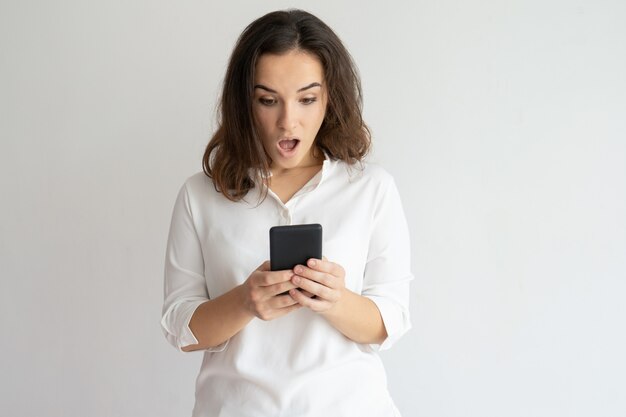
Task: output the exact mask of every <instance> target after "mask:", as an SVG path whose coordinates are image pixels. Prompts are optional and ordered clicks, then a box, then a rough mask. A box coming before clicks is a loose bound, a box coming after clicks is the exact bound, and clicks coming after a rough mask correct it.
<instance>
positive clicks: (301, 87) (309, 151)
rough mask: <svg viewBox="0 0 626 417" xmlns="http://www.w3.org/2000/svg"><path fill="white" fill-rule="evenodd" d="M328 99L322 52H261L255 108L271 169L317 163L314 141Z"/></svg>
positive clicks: (257, 70) (256, 119)
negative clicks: (319, 55) (321, 58)
mask: <svg viewBox="0 0 626 417" xmlns="http://www.w3.org/2000/svg"><path fill="white" fill-rule="evenodd" d="M326 102H327V94H326V85H325V83H324V71H323V68H322V64H321V63H320V61H319V60H318V59H317V57H315V56H314V55H311V54H308V53H306V52H302V51H296V50H294V51H290V52H288V53H285V54H281V55H275V54H264V55H261V57H260V58H259V59H258V61H257V64H256V75H255V78H254V98H253V104H252V109H253V114H254V122H255V126H256V128H257V131H258V132H259V135H260V137H261V139H262V141H263V147H264V148H265V152H266V153H267V155H268V156H269V157H270V159H271V165H270V168H271V169H272V170H277V169H283V170H285V169H291V168H301V167H306V166H310V165H315V164H316V162H317V160H316V158H315V157H314V155H313V151H314V147H313V142H314V141H315V136H316V135H317V132H318V131H319V129H320V126H321V125H322V121H323V120H324V114H325V112H326Z"/></svg>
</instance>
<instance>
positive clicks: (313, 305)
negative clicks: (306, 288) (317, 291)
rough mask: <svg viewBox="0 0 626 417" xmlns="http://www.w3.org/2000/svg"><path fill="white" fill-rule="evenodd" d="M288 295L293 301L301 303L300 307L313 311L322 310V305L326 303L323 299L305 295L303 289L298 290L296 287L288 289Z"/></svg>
mask: <svg viewBox="0 0 626 417" xmlns="http://www.w3.org/2000/svg"><path fill="white" fill-rule="evenodd" d="M289 295H290V296H291V297H292V298H293V299H294V300H295V301H297V302H298V304H299V305H301V306H302V307H307V308H310V309H311V310H313V311H318V310H322V309H323V308H324V306H326V305H327V304H328V302H327V301H324V300H321V299H318V298H311V297H307V296H306V295H304V294H303V291H301V290H298V289H293V290H291V291H289Z"/></svg>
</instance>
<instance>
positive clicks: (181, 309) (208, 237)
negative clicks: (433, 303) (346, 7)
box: [161, 158, 413, 417]
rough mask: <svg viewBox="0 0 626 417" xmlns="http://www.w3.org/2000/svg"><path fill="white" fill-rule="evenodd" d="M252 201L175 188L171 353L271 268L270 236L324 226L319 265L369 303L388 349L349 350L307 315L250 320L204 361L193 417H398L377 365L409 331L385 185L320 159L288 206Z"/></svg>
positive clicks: (404, 245) (170, 245)
mask: <svg viewBox="0 0 626 417" xmlns="http://www.w3.org/2000/svg"><path fill="white" fill-rule="evenodd" d="M260 192H261V190H260V189H259V187H257V188H255V189H253V190H251V191H250V192H249V193H248V195H247V196H246V197H245V199H244V200H242V201H240V202H232V201H229V200H228V199H226V198H225V197H224V196H223V195H222V194H220V193H218V192H216V190H215V188H214V186H213V182H212V181H211V180H210V179H209V178H208V177H206V175H204V173H202V172H200V173H198V174H196V175H193V176H192V177H190V178H189V179H188V180H187V181H186V182H185V184H184V185H183V187H182V188H181V190H180V192H179V194H178V198H177V200H176V203H175V206H174V211H173V215H172V223H171V227H170V233H169V239H168V242H167V253H166V259H165V300H164V304H163V317H162V321H161V325H162V327H163V330H164V333H165V336H166V338H167V340H168V341H169V342H170V343H171V344H172V345H174V346H175V347H177V348H178V349H181V348H182V347H184V346H188V345H193V344H196V343H198V341H197V340H196V338H195V337H194V335H193V333H192V331H191V330H190V328H189V321H190V319H191V316H192V315H193V313H194V311H195V309H196V308H197V307H198V306H199V305H200V304H202V303H203V302H205V301H206V300H208V299H210V298H214V297H218V296H219V295H221V294H224V293H226V292H228V291H229V290H231V289H232V288H234V287H235V286H237V285H240V284H242V283H243V282H244V281H245V280H246V279H247V278H248V276H249V275H250V273H251V272H252V271H253V270H254V269H256V268H257V267H258V266H259V265H260V264H261V263H263V261H265V260H267V259H269V229H270V227H272V226H276V225H287V224H305V223H319V224H321V225H322V227H323V254H324V256H326V257H327V258H328V260H329V261H332V262H335V263H338V264H340V265H341V266H343V268H344V269H345V271H346V276H345V283H346V287H347V288H348V289H350V290H351V291H353V292H355V293H357V294H361V295H363V296H365V297H368V298H370V299H371V300H372V301H374V303H375V304H376V305H377V307H378V309H379V310H380V313H381V316H382V319H383V322H384V324H385V328H386V330H387V334H388V337H387V339H386V340H385V341H384V342H383V343H382V344H381V345H363V344H359V343H356V342H353V341H351V340H350V339H348V338H346V337H345V336H343V335H342V334H341V333H340V332H339V331H338V330H336V329H335V328H334V327H332V326H331V325H330V324H329V323H328V322H327V321H326V320H325V319H324V318H323V317H322V316H320V315H318V314H316V313H314V312H313V311H311V310H309V309H307V308H302V309H299V310H296V311H294V312H292V313H289V314H287V315H285V316H282V317H280V318H278V319H275V320H271V321H263V320H260V319H253V320H252V321H251V322H250V323H248V325H247V326H246V327H244V328H243V329H242V330H241V331H240V332H239V333H237V334H236V335H235V336H233V337H232V338H230V339H229V340H228V341H226V342H224V343H222V344H221V345H219V346H216V347H214V348H211V349H207V350H204V360H203V362H202V366H201V369H200V372H199V375H198V378H197V382H196V403H195V407H194V410H193V416H194V417H209V416H210V417H214V416H233V417H248V416H249V417H252V416H263V417H265V416H315V417H319V416H328V417H332V416H350V417H353V416H360V417H369V416H371V417H374V416H376V417H383V416H384V417H387V416H399V415H400V414H399V413H398V411H397V409H396V407H395V406H394V404H393V401H392V399H391V397H390V395H389V392H388V390H387V381H386V376H385V371H384V369H383V365H382V362H381V360H380V358H379V356H378V354H377V351H378V350H381V349H387V348H389V347H390V346H391V345H392V344H393V343H394V342H395V341H397V340H398V339H399V338H400V337H401V336H402V335H403V334H404V333H405V332H406V331H407V330H408V329H409V328H410V327H411V324H410V320H409V310H408V304H409V281H411V279H412V278H413V276H412V274H411V271H410V251H409V237H408V230H407V225H406V220H405V216H404V212H403V210H402V206H401V202H400V197H399V195H398V191H397V188H396V186H395V183H394V181H393V178H392V177H391V176H390V175H389V174H388V173H387V172H386V171H385V170H384V169H382V168H381V167H379V166H376V165H372V164H367V163H364V164H363V165H358V164H357V165H354V166H349V165H348V164H346V163H344V162H341V161H332V160H330V159H328V158H326V160H325V161H324V164H323V167H322V170H321V171H320V172H319V173H318V174H317V175H316V176H315V177H314V178H312V179H311V181H309V182H308V183H307V184H306V185H305V186H304V187H303V188H302V189H301V190H299V191H298V192H297V193H296V194H295V195H294V196H293V197H292V198H291V199H290V200H289V201H288V202H287V203H285V204H283V203H282V202H281V201H280V199H279V198H278V197H277V196H276V195H275V194H274V193H272V192H271V191H269V192H268V195H267V198H266V199H265V200H263V202H261V203H260V204H259V195H260ZM181 351H182V350H181Z"/></svg>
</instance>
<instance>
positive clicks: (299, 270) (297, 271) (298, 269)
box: [295, 265, 302, 274]
mask: <svg viewBox="0 0 626 417" xmlns="http://www.w3.org/2000/svg"><path fill="white" fill-rule="evenodd" d="M295 271H296V273H298V274H299V273H301V272H302V267H301V266H300V265H298V266H296V268H295Z"/></svg>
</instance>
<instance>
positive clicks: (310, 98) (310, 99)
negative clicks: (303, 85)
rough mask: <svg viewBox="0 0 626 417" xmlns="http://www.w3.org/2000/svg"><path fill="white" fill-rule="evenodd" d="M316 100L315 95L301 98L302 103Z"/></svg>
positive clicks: (310, 102) (311, 102)
mask: <svg viewBox="0 0 626 417" xmlns="http://www.w3.org/2000/svg"><path fill="white" fill-rule="evenodd" d="M316 101H317V98H316V97H306V98H303V99H302V100H301V102H302V104H313V103H315V102H316Z"/></svg>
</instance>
